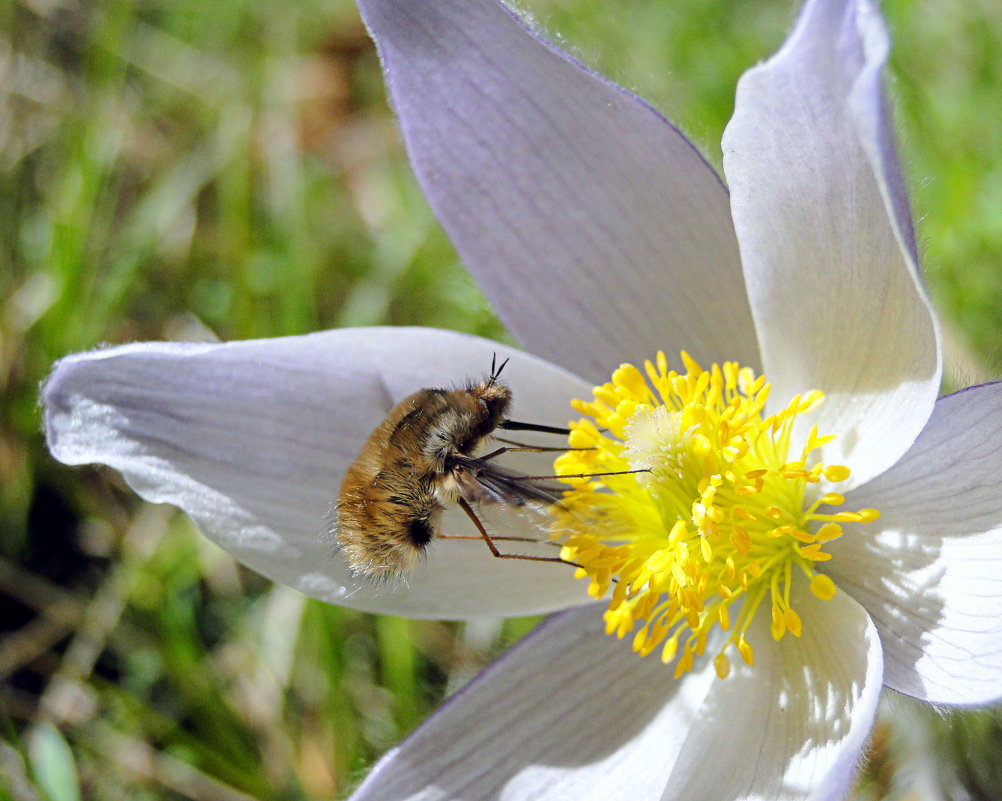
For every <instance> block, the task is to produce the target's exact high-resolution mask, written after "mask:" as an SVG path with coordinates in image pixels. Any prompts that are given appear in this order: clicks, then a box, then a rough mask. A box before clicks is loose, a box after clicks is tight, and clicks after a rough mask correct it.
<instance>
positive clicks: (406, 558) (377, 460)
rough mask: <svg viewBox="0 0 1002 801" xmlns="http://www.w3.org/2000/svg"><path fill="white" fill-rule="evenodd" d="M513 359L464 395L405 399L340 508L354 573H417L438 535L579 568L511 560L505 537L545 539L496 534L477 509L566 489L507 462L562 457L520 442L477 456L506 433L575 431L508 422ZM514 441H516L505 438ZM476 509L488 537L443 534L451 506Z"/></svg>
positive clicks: (336, 531) (378, 433)
mask: <svg viewBox="0 0 1002 801" xmlns="http://www.w3.org/2000/svg"><path fill="white" fill-rule="evenodd" d="M507 363H508V360H507V359H505V361H503V362H502V363H501V365H500V366H497V367H496V366H495V365H496V359H495V360H492V362H491V372H490V375H489V376H488V377H487V378H486V379H484V380H482V381H476V382H470V383H469V384H467V385H466V386H465V387H463V388H462V389H421V390H418V391H417V392H415V393H414V394H413V395H410V396H408V397H406V398H404V400H402V401H400V403H398V404H397V405H396V406H394V407H393V409H392V410H391V411H390V413H389V414H388V415H387V416H386V419H385V420H383V422H381V423H380V424H379V425H378V426H377V427H376V430H375V431H373V432H372V434H370V435H369V438H368V439H367V440H366V442H365V444H364V445H363V446H362V450H361V452H360V453H359V454H358V457H357V458H356V459H355V461H354V463H353V464H352V465H351V466H350V467H349V468H348V471H347V473H346V474H345V477H344V481H343V482H342V483H341V490H340V493H339V495H338V500H337V502H336V503H335V504H334V508H333V513H334V520H333V527H332V532H333V535H334V538H335V540H336V542H337V544H338V546H339V547H340V550H341V552H342V553H343V554H344V557H345V559H346V560H347V562H348V567H349V570H350V571H351V573H352V575H355V576H364V577H369V578H378V577H392V576H395V575H399V574H401V573H404V572H406V571H408V570H410V569H411V568H413V567H414V566H415V565H416V564H417V562H418V561H419V559H420V557H421V556H422V554H423V553H424V551H425V548H426V547H427V546H428V544H429V543H430V542H431V541H432V540H433V539H436V538H443V539H483V540H484V542H485V543H486V544H487V547H488V548H489V549H490V551H491V553H492V554H493V555H494V556H496V557H497V558H499V559H524V560H529V561H541V562H561V563H564V564H571V563H569V562H566V561H565V560H563V559H560V558H559V557H556V556H527V555H521V554H507V553H501V552H500V551H499V550H498V548H497V545H496V544H495V542H494V540H495V539H507V540H522V541H531V542H536V541H537V540H534V539H532V538H529V537H524V538H523V537H497V538H495V537H492V536H491V535H490V534H488V533H487V530H486V529H485V528H484V525H483V523H482V522H481V521H480V519H479V518H478V517H477V514H476V512H474V511H473V507H472V504H480V503H487V502H495V503H506V504H514V505H516V506H523V505H525V504H526V503H528V502H530V501H535V502H538V503H541V504H545V505H547V506H548V505H550V504H552V503H556V502H557V501H559V500H560V498H561V497H562V493H563V489H562V488H561V487H559V486H554V485H552V484H550V485H547V484H545V483H541V482H544V481H545V480H547V479H554V478H556V476H528V475H524V474H522V473H519V472H517V471H514V470H510V469H507V468H505V467H503V466H502V465H500V464H498V463H497V462H496V461H495V460H496V459H497V457H499V456H501V455H502V454H504V453H507V452H509V451H512V450H532V451H562V450H565V448H536V447H529V446H523V445H520V444H519V443H510V444H511V445H512V446H514V447H500V448H498V449H496V450H494V451H492V452H490V453H488V454H486V455H484V456H480V457H478V456H475V455H474V453H475V452H476V450H477V448H478V447H479V446H480V444H481V443H482V442H483V440H484V439H485V438H486V437H488V436H490V435H491V434H493V433H494V432H495V431H496V430H497V429H499V428H500V429H506V430H517V431H539V432H544V433H551V434H568V433H569V430H568V429H565V428H555V427H552V426H542V425H535V424H532V423H519V422H515V421H513V420H508V419H507V418H506V416H505V415H507V413H508V409H509V407H510V406H511V402H512V393H511V390H510V389H509V388H508V387H507V386H506V385H504V384H502V383H500V382H499V381H498V377H499V376H500V375H501V371H502V370H503V369H504V367H505V365H506V364H507ZM502 441H505V442H507V440H502ZM453 503H455V504H458V505H459V507H460V508H461V509H462V510H463V511H464V512H466V514H467V516H469V518H470V520H472V521H473V525H474V526H475V527H476V529H477V532H478V534H479V536H478V537H456V536H449V535H443V534H440V533H439V530H438V524H439V519H440V518H441V515H442V512H443V510H444V509H445V507H446V506H448V505H450V504H453Z"/></svg>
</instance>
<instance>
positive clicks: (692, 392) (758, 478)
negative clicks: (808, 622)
mask: <svg viewBox="0 0 1002 801" xmlns="http://www.w3.org/2000/svg"><path fill="white" fill-rule="evenodd" d="M681 357H682V363H683V364H684V366H685V369H686V372H685V373H677V372H675V371H674V370H669V369H668V360H667V359H666V358H665V355H664V354H663V353H658V356H657V364H656V365H655V364H652V363H651V362H647V363H646V365H645V366H646V378H645V376H644V374H643V373H641V371H640V370H638V369H637V368H636V367H634V366H633V365H631V364H624V365H623V366H622V367H620V368H619V369H618V370H617V371H616V372H615V373H614V374H613V376H612V381H611V382H610V383H607V384H604V385H602V386H600V387H596V388H595V390H594V400H592V401H583V400H577V401H574V408H575V409H576V410H577V411H578V412H580V413H581V414H583V415H585V418H584V419H582V420H580V421H578V422H577V423H573V424H572V426H571V435H570V445H571V448H573V449H574V450H571V451H568V452H567V453H565V454H563V455H561V456H560V457H559V458H558V459H557V462H556V472H557V473H558V474H560V475H564V476H570V475H572V474H594V473H610V472H616V471H627V470H643V471H645V472H634V473H629V474H625V475H605V476H603V477H601V478H597V477H592V478H565V479H564V480H565V481H566V482H567V483H569V484H570V485H571V487H572V489H571V490H570V491H569V492H568V494H567V497H566V498H565V499H564V501H562V502H561V503H560V504H559V505H558V508H557V509H556V510H555V514H556V528H555V530H556V531H561V532H570V533H569V534H566V533H565V536H564V538H563V539H562V546H563V547H562V550H561V556H562V557H563V558H564V559H566V560H568V561H572V562H575V563H576V564H578V565H580V567H579V569H578V571H577V575H578V576H579V577H585V576H587V577H588V578H589V579H590V585H589V593H590V594H591V595H592V596H594V597H596V598H599V597H602V596H604V595H605V594H606V593H607V592H608V591H609V589H610V588H611V589H612V594H611V600H610V602H609V608H608V610H607V611H606V612H605V622H606V633H608V634H613V633H615V634H616V635H617V636H618V637H620V638H622V637H624V636H626V634H628V633H629V632H631V631H634V630H636V633H635V635H634V637H633V649H634V650H635V651H636V652H638V653H639V654H640V655H641V656H646V655H647V654H650V653H652V652H653V651H655V650H656V649H659V648H660V650H661V660H662V661H663V662H664V663H665V664H668V663H670V662H672V661H673V660H675V659H676V657H678V661H677V663H676V667H675V675H676V677H677V676H680V675H682V674H683V673H685V672H686V671H688V670H690V669H691V668H692V666H693V662H694V659H695V658H696V657H697V656H701V655H702V654H703V652H704V650H705V648H706V645H707V638H708V637H709V635H710V634H711V632H712V631H713V629H714V628H716V627H719V629H720V630H722V631H723V632H727V635H726V637H723V640H724V641H723V645H722V646H721V647H720V649H719V651H718V652H717V654H716V657H715V658H714V665H715V667H716V671H717V674H718V675H719V676H720V677H721V678H726V676H727V675H728V674H729V673H730V661H729V658H728V655H727V653H728V651H729V650H730V649H731V647H732V646H733V647H734V648H735V649H736V650H737V652H738V653H739V654H740V655H741V658H742V659H743V660H744V661H745V662H746V663H747V664H749V665H751V664H753V662H754V649H753V648H752V645H751V643H749V642H748V640H747V639H746V633H747V631H748V627H749V625H750V624H751V621H752V619H753V618H754V616H755V614H756V612H757V611H758V610H759V609H760V608H762V606H763V603H764V602H767V603H768V605H769V608H770V610H771V616H772V626H771V631H772V636H773V639H775V640H781V639H782V638H783V637H784V636H786V635H787V634H792V635H793V636H795V637H799V636H800V635H801V630H802V625H803V624H802V621H801V619H800V615H798V614H797V611H796V610H795V609H794V608H793V606H792V605H791V603H790V589H791V583H792V582H793V581H794V580H795V577H796V576H797V574H803V576H805V577H806V579H807V580H808V581H809V585H810V589H811V591H812V592H813V593H814V595H816V596H817V597H818V598H821V599H824V600H828V599H831V598H832V597H834V595H835V592H836V587H835V583H834V582H833V581H832V580H831V578H830V577H829V576H827V575H825V574H824V573H821V572H818V567H819V566H820V565H821V564H822V563H823V562H825V561H827V560H829V559H830V558H831V554H829V553H826V552H825V550H824V547H825V544H826V543H828V542H830V541H831V540H834V539H836V538H838V537H840V536H841V535H842V527H841V525H840V524H841V523H844V522H847V521H852V522H856V523H868V522H870V521H873V520H876V519H877V517H879V512H878V511H877V510H876V509H860V510H859V511H856V512H842V511H838V510H836V509H832V508H831V507H837V506H839V505H841V504H842V503H843V502H844V500H845V499H844V498H843V496H842V495H840V494H839V493H837V492H831V491H825V489H827V487H826V485H829V484H832V483H836V482H839V481H844V480H845V479H846V478H848V476H849V468H848V467H844V466H842V465H824V464H822V463H821V462H815V463H814V464H811V454H812V453H813V452H814V451H816V450H817V449H819V448H820V447H821V446H823V445H825V444H826V443H828V442H831V441H832V440H833V439H834V437H833V436H831V435H828V436H821V435H819V434H818V431H817V426H814V427H812V428H811V429H810V432H809V433H808V434H807V436H806V441H804V442H802V443H796V444H795V443H794V442H793V439H794V437H795V431H794V423H795V422H796V421H797V418H798V417H800V415H803V414H807V413H809V412H811V411H812V410H814V409H816V408H817V407H818V406H819V405H820V404H821V403H822V401H823V400H824V395H823V394H822V393H821V392H818V391H813V392H809V393H807V394H805V395H798V396H796V397H794V398H793V399H792V400H791V401H790V402H789V404H788V405H787V406H786V408H784V409H783V410H782V411H779V412H778V413H776V414H772V415H768V416H763V410H764V408H765V405H766V399H767V398H768V395H769V384H767V383H766V381H765V378H764V377H763V376H759V377H757V378H756V377H755V375H754V373H753V372H752V371H751V370H750V369H749V368H742V367H741V366H739V365H738V364H737V363H736V362H725V363H724V364H723V366H719V365H716V364H714V365H712V366H711V367H710V369H709V370H704V369H703V368H702V367H700V366H699V365H698V364H697V363H696V362H695V361H693V360H692V359H691V358H690V357H689V356H688V354H686V353H684V352H683V353H682V354H681ZM798 430H800V429H799V427H798ZM823 488H824V489H823ZM797 580H799V579H797Z"/></svg>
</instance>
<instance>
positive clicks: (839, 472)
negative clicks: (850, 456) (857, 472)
mask: <svg viewBox="0 0 1002 801" xmlns="http://www.w3.org/2000/svg"><path fill="white" fill-rule="evenodd" d="M849 473H850V470H849V468H848V467H846V466H845V465H841V464H830V465H828V466H827V467H826V468H825V469H824V474H825V478H827V479H828V480H829V481H836V482H837V481H845V480H846V479H847V478H849Z"/></svg>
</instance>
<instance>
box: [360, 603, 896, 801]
mask: <svg viewBox="0 0 1002 801" xmlns="http://www.w3.org/2000/svg"><path fill="white" fill-rule="evenodd" d="M802 605H811V609H810V612H811V613H814V612H817V613H818V614H817V619H816V621H815V620H814V619H812V621H811V622H812V626H813V624H814V623H815V622H817V624H818V625H817V626H813V633H811V632H808V631H805V634H804V637H803V639H802V640H798V641H794V642H789V640H793V638H792V637H790V638H787V640H786V641H784V642H783V644H782V645H779V646H777V645H775V644H774V643H773V642H772V641H771V639H770V638H769V634H768V629H767V626H766V625H764V624H762V625H758V626H756V630H757V631H756V634H757V636H758V641H762V642H763V643H764V644H763V646H762V647H761V648H760V649H759V651H758V654H759V660H758V664H756V666H755V667H754V668H747V667H744V666H742V667H741V668H740V669H737V670H735V672H734V674H733V675H732V676H731V677H729V678H728V679H726V680H724V681H720V680H718V679H717V678H716V676H715V673H714V670H713V667H712V661H711V660H710V659H708V658H706V659H705V661H704V663H703V665H702V667H701V668H700V669H698V670H697V671H696V672H693V673H689V674H687V675H685V676H684V677H683V678H682V679H681V680H677V681H676V680H674V679H672V677H671V676H672V668H671V667H665V666H663V665H662V664H661V663H660V662H658V661H657V660H656V659H652V658H648V659H640V658H639V657H637V656H636V655H635V654H633V652H632V651H631V650H630V647H629V644H628V643H626V642H622V641H619V640H616V639H614V638H612V637H607V636H605V635H604V634H602V633H601V632H602V624H601V612H600V610H599V609H598V608H595V607H589V608H585V609H576V610H573V611H570V612H566V613H564V614H562V615H559V616H556V617H554V618H551V619H550V620H549V621H547V622H546V623H544V624H543V625H542V626H541V627H539V628H537V629H536V631H534V632H533V633H532V634H531V635H529V637H527V638H526V639H524V640H523V641H522V642H521V643H519V644H518V645H517V646H515V648H513V649H512V650H511V651H509V652H508V653H507V654H505V656H503V657H502V658H501V660H499V661H498V662H496V663H495V664H494V665H492V666H491V667H490V668H488V669H487V670H486V671H484V673H482V674H481V675H480V676H479V677H478V678H477V679H476V680H474V681H473V682H472V683H471V684H470V685H468V686H467V687H466V688H464V689H463V691H462V692H460V693H459V694H458V695H457V696H455V697H454V698H452V699H451V700H450V701H449V702H448V703H447V704H446V705H445V706H444V707H443V708H442V709H440V710H439V711H438V712H437V713H436V714H435V715H434V716H433V717H432V718H430V719H429V720H428V721H427V722H426V723H425V724H424V725H423V726H421V727H420V728H419V729H418V730H417V731H416V732H415V733H414V734H413V735H412V736H411V737H409V738H408V739H407V740H406V741H405V742H404V743H403V744H402V745H401V746H400V747H398V748H397V749H395V750H394V751H392V752H391V753H390V754H388V755H387V756H386V757H384V758H383V759H382V760H381V761H380V763H379V764H378V765H377V766H376V768H375V770H374V771H373V773H372V774H371V775H370V776H369V778H368V779H367V780H366V781H365V783H363V785H362V786H361V788H359V790H358V791H357V793H356V794H355V795H354V796H353V797H352V799H353V801H375V800H376V799H379V801H402V800H403V799H408V800H409V801H417V800H418V799H421V800H422V801H431V799H450V800H451V801H500V800H501V799H504V800H505V801H517V800H519V799H538V798H574V799H577V800H578V801H588V799H592V800H593V801H605V800H606V799H608V798H638V799H650V798H663V799H678V800H679V801H681V800H682V799H693V798H698V799H701V801H737V799H752V798H772V799H790V801H793V799H812V801H821V799H829V798H831V799H835V798H838V797H840V794H844V792H845V790H846V789H847V787H848V781H849V780H850V778H851V776H852V773H853V769H854V767H855V764H856V760H857V758H858V756H859V752H860V749H861V748H862V744H863V741H864V738H865V737H866V734H867V732H868V731H869V727H870V723H871V722H872V719H873V715H874V711H875V709H876V702H877V697H878V695H879V691H880V673H881V662H880V644H879V641H878V640H877V636H876V632H875V630H874V629H873V626H872V625H871V624H870V623H869V621H868V619H867V617H866V613H865V612H864V611H863V610H862V609H861V608H860V607H859V605H858V604H855V603H854V602H853V601H852V600H851V599H849V598H848V597H847V596H842V597H840V598H838V599H836V600H835V601H832V602H831V603H829V604H821V602H819V601H814V602H813V604H812V601H810V600H806V601H803V603H802ZM813 605H818V606H819V607H821V608H819V609H814V608H813ZM769 652H772V653H771V654H770V653H769Z"/></svg>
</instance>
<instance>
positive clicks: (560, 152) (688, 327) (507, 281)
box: [359, 0, 759, 382]
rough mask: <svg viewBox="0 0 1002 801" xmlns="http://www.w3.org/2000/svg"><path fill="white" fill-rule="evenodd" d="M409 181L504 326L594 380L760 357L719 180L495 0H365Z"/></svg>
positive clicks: (664, 126)
mask: <svg viewBox="0 0 1002 801" xmlns="http://www.w3.org/2000/svg"><path fill="white" fill-rule="evenodd" d="M359 6H360V7H361V10H362V16H363V17H364V19H365V23H366V25H368V27H369V30H370V31H371V32H372V35H373V38H375V40H376V44H377V45H378V47H379V51H380V54H381V56H382V59H383V65H384V67H385V69H386V74H387V82H388V85H389V89H390V94H391V96H392V100H393V104H394V106H395V108H396V111H397V114H398V115H399V117H400V125H401V129H402V131H403V135H404V141H405V143H406V145H407V149H408V152H409V154H410V159H411V163H412V164H413V165H414V170H415V172H416V173H417V176H418V180H419V181H420V182H421V186H422V187H423V189H424V192H425V194H426V195H427V197H428V199H429V201H430V203H431V205H432V208H434V210H435V213H436V214H437V215H438V217H439V219H440V220H441V221H442V224H443V225H444V227H445V229H446V231H447V232H448V233H449V236H450V237H451V238H452V241H453V242H454V243H455V245H456V248H457V250H458V251H459V254H460V256H461V257H462V258H463V261H464V262H465V263H466V266H467V267H468V268H469V269H470V270H471V271H472V272H473V274H474V275H475V276H476V278H477V280H478V281H479V282H480V285H481V287H483V289H484V291H485V293H486V294H487V297H488V298H489V299H490V300H491V302H492V303H493V304H494V306H495V308H497V310H498V312H499V313H500V315H501V318H502V320H503V321H504V322H505V324H506V325H507V326H508V328H509V329H510V330H511V331H512V332H514V334H515V335H516V336H517V337H518V339H519V341H520V342H522V344H523V345H525V347H527V348H528V349H529V350H531V351H533V352H534V353H538V354H540V355H542V356H545V357H546V358H548V359H550V360H552V361H554V362H556V363H558V364H562V365H565V366H568V367H570V368H571V369H573V370H574V371H575V372H576V373H578V374H579V375H583V376H585V377H587V378H589V379H590V380H592V381H596V382H601V381H605V380H608V376H609V374H610V372H611V371H612V370H613V369H614V368H616V367H618V366H619V364H620V363H621V362H622V361H624V360H638V361H637V362H636V363H642V361H643V359H645V358H651V357H652V356H653V354H654V352H655V351H656V350H657V349H658V348H663V349H665V350H668V351H672V350H678V349H679V348H681V347H685V348H686V349H687V350H689V352H690V353H692V354H693V356H694V357H696V358H699V359H703V360H705V361H707V362H710V361H720V360H722V359H740V360H742V361H744V362H746V363H749V364H752V365H757V364H758V362H759V358H758V351H757V348H756V346H755V341H754V336H753V327H752V322H751V315H750V313H749V310H748V300H747V297H746V293H745V288H744V281H743V278H742V276H741V270H740V266H739V261H738V253H737V246H736V241H735V238H734V229H733V226H732V224H731V219H730V209H729V208H728V203H727V192H726V190H725V189H724V187H723V185H722V184H721V183H720V179H719V178H718V177H717V175H716V174H715V173H714V171H713V170H712V168H711V167H709V166H708V165H707V163H706V162H705V161H704V160H703V159H702V157H701V156H700V155H699V153H697V152H696V150H695V148H694V147H693V146H692V144H691V143H690V142H689V141H688V140H686V139H685V138H684V137H683V136H682V135H681V134H680V133H679V132H678V131H676V130H675V129H674V128H673V127H672V126H671V125H669V124H668V123H667V122H666V121H665V120H664V119H663V118H662V117H660V116H659V115H658V114H657V113H656V112H655V111H653V110H652V109H651V108H650V107H649V106H647V105H646V104H644V103H643V102H641V101H640V100H638V99H637V98H636V97H634V96H633V95H631V94H629V93H627V92H625V91H623V90H622V89H620V88H619V87H616V86H613V85H612V84H610V83H608V82H607V81H605V80H603V79H602V78H600V77H599V76H597V75H595V74H593V73H591V72H589V71H588V70H586V69H584V68H583V67H582V66H581V65H580V64H578V63H576V62H575V61H573V60H572V59H570V58H569V57H568V56H566V55H565V54H564V53H561V52H560V51H559V50H557V49H556V48H554V47H552V46H550V45H549V44H547V43H545V42H543V41H541V40H540V39H539V38H538V37H537V36H536V35H535V34H534V33H533V32H532V31H530V30H529V29H528V28H527V27H526V26H525V25H524V24H522V23H521V22H520V21H519V20H518V19H517V18H516V17H515V16H514V15H513V14H512V13H511V12H510V11H508V10H507V9H506V8H505V6H504V5H502V4H501V3H500V2H498V0H426V2H422V3H414V2H412V0H361V2H359Z"/></svg>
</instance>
